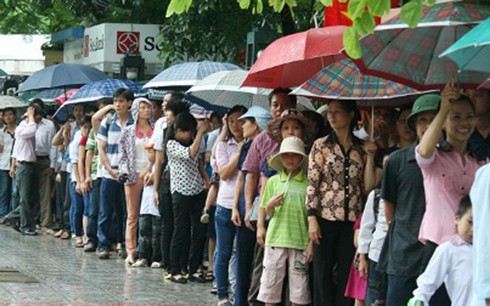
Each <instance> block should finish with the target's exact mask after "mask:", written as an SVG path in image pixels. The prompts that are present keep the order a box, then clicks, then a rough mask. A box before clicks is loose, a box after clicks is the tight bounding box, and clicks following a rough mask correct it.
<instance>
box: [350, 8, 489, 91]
mask: <svg viewBox="0 0 490 306" xmlns="http://www.w3.org/2000/svg"><path fill="white" fill-rule="evenodd" d="M489 16H490V7H488V6H484V5H478V4H472V3H464V2H446V3H438V4H435V5H434V6H431V7H425V8H424V11H423V14H422V18H421V20H420V23H419V24H418V27H417V28H415V29H409V28H408V26H407V25H403V24H401V23H402V22H401V21H400V20H399V17H395V18H394V19H392V20H390V21H388V22H386V23H383V24H381V25H379V26H378V27H376V29H375V32H374V34H370V35H366V36H365V37H363V38H362V39H361V40H360V43H361V48H362V53H363V55H362V58H360V59H358V60H355V61H354V62H355V63H356V65H357V66H358V67H359V69H360V71H361V73H363V74H369V75H374V76H378V77H381V78H385V79H389V80H393V81H395V82H398V83H402V84H405V85H407V86H410V87H413V88H415V89H418V90H429V89H441V88H443V87H444V85H445V84H446V83H447V80H448V78H449V77H450V76H451V75H454V74H456V73H457V71H458V67H457V66H456V65H455V64H454V62H452V61H451V60H449V59H447V58H439V54H441V52H442V51H444V50H446V49H447V48H448V47H449V46H451V45H452V44H453V43H454V42H455V41H456V40H458V39H459V38H460V37H462V36H463V35H464V34H466V33H467V32H468V31H469V30H470V29H471V28H472V27H473V26H474V25H475V24H477V23H479V22H481V21H483V20H485V19H486V18H487V17H489ZM456 79H457V83H458V85H459V86H461V87H476V86H478V84H480V83H481V82H482V81H483V80H485V76H484V75H483V74H480V73H474V72H462V73H459V74H458V75H457V77H456Z"/></svg>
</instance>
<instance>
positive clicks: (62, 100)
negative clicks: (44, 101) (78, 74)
mask: <svg viewBox="0 0 490 306" xmlns="http://www.w3.org/2000/svg"><path fill="white" fill-rule="evenodd" d="M79 90H80V88H73V89H70V90H68V91H67V92H64V93H62V94H61V95H59V96H57V97H56V98H54V102H56V103H57V104H58V105H61V104H63V103H65V102H66V101H67V100H68V99H70V98H71V97H73V95H74V94H76V93H77V92H78V91H79Z"/></svg>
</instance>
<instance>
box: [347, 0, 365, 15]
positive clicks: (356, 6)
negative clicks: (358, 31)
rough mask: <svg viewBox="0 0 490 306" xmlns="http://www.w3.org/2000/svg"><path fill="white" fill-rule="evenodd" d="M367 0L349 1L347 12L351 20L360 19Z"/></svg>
mask: <svg viewBox="0 0 490 306" xmlns="http://www.w3.org/2000/svg"><path fill="white" fill-rule="evenodd" d="M366 4H367V0H349V6H348V12H349V15H351V16H352V18H353V19H356V18H357V17H360V16H361V15H362V12H364V10H365V9H366Z"/></svg>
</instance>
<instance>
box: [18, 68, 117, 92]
mask: <svg viewBox="0 0 490 306" xmlns="http://www.w3.org/2000/svg"><path fill="white" fill-rule="evenodd" d="M108 78H109V76H107V74H105V73H103V72H102V71H100V70H99V69H97V68H94V67H91V66H86V65H78V64H64V63H63V64H58V65H53V66H49V67H46V68H44V69H41V70H39V71H38V72H36V73H34V74H33V75H31V76H30V77H29V78H27V80H26V81H25V82H24V83H22V84H21V85H20V87H19V91H28V90H36V89H46V88H56V87H72V88H73V87H76V86H80V85H84V84H87V83H88V82H91V81H97V80H105V79H108Z"/></svg>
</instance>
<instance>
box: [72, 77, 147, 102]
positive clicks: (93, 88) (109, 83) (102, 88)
mask: <svg viewBox="0 0 490 306" xmlns="http://www.w3.org/2000/svg"><path fill="white" fill-rule="evenodd" d="M121 87H123V88H129V89H131V90H132V91H133V93H134V95H135V96H144V95H145V94H146V89H143V87H142V86H141V85H140V84H138V83H135V82H133V81H131V80H118V79H107V80H102V81H95V82H90V83H88V84H86V85H83V86H82V87H81V88H80V90H79V91H77V93H76V94H74V95H73V96H72V97H71V98H70V99H69V100H68V101H66V103H65V104H67V105H70V104H77V103H81V102H95V101H97V100H99V99H103V98H112V94H113V93H114V91H116V89H118V88H121Z"/></svg>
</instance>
